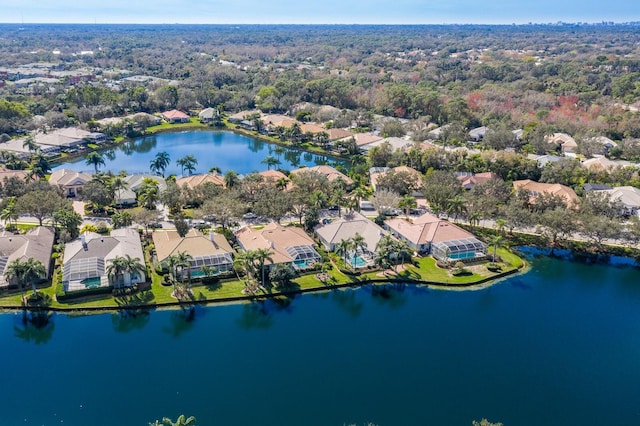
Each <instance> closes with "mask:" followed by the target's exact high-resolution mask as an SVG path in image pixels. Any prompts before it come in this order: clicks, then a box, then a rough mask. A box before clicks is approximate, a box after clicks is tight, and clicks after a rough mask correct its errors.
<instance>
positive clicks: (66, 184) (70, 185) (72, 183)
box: [49, 169, 93, 198]
mask: <svg viewBox="0 0 640 426" xmlns="http://www.w3.org/2000/svg"><path fill="white" fill-rule="evenodd" d="M91 179H93V176H92V175H90V174H88V173H82V172H76V171H75V170H68V169H60V170H56V171H55V172H53V173H51V176H50V177H49V184H50V185H53V186H59V187H60V188H62V190H63V191H64V194H65V196H66V197H69V198H75V197H77V196H78V191H79V190H80V188H82V187H83V186H84V185H86V184H87V182H89V181H90V180H91Z"/></svg>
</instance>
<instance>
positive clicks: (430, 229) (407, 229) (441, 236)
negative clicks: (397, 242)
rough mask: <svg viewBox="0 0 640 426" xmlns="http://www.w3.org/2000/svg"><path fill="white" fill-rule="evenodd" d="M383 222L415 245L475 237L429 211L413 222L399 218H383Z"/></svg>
mask: <svg viewBox="0 0 640 426" xmlns="http://www.w3.org/2000/svg"><path fill="white" fill-rule="evenodd" d="M384 223H385V225H387V226H388V227H389V228H390V229H391V230H392V231H393V232H395V233H397V234H399V235H400V236H402V237H403V238H404V239H406V240H407V241H410V242H411V243H413V244H415V245H422V244H431V243H437V242H442V241H452V240H460V239H465V238H475V235H473V234H472V233H470V232H468V231H465V230H464V229H462V228H460V227H459V226H457V225H455V224H453V223H451V222H449V221H446V220H442V219H440V218H438V217H437V216H434V215H432V214H429V213H426V214H424V215H422V216H420V217H418V218H416V219H415V220H414V221H413V223H411V222H409V221H407V220H405V219H399V218H394V219H389V220H385V222H384Z"/></svg>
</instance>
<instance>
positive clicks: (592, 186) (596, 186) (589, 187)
mask: <svg viewBox="0 0 640 426" xmlns="http://www.w3.org/2000/svg"><path fill="white" fill-rule="evenodd" d="M582 188H583V189H584V190H585V192H589V191H603V190H605V189H613V187H612V186H611V185H605V184H603V183H585V184H584V185H582Z"/></svg>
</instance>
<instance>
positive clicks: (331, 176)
mask: <svg viewBox="0 0 640 426" xmlns="http://www.w3.org/2000/svg"><path fill="white" fill-rule="evenodd" d="M309 172H314V173H318V174H321V175H324V176H326V177H327V180H328V181H329V182H333V181H335V180H336V179H342V180H343V181H344V182H345V183H346V184H347V185H352V184H353V180H351V178H350V177H349V176H347V175H345V174H344V173H340V172H339V171H337V170H336V169H334V168H333V167H331V166H326V165H321V166H313V167H303V168H300V169H296V170H292V171H291V173H292V174H294V175H296V174H299V173H309Z"/></svg>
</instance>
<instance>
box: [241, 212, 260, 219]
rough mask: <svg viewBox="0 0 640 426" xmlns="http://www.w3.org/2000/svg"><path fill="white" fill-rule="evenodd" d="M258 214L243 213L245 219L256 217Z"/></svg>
mask: <svg viewBox="0 0 640 426" xmlns="http://www.w3.org/2000/svg"><path fill="white" fill-rule="evenodd" d="M257 217H258V216H257V215H256V214H255V213H251V212H249V213H245V214H244V215H242V218H243V219H256V218H257Z"/></svg>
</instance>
